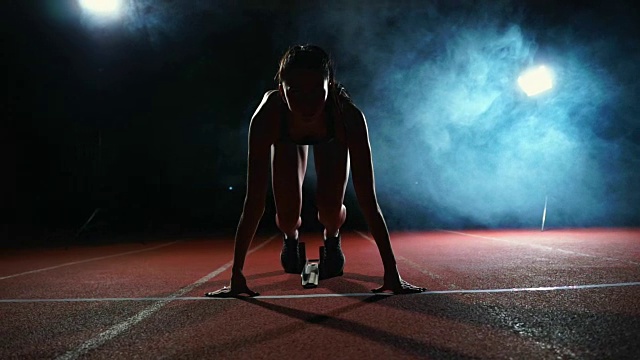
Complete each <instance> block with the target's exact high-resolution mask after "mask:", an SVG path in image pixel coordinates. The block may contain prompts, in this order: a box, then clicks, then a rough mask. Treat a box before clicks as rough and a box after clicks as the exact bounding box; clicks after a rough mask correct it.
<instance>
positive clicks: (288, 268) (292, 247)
mask: <svg viewBox="0 0 640 360" xmlns="http://www.w3.org/2000/svg"><path fill="white" fill-rule="evenodd" d="M298 245H299V242H298V239H283V244H282V251H280V263H281V264H282V268H283V269H284V272H286V273H289V274H300V272H302V267H303V266H304V259H302V258H301V256H300V248H299V246H298Z"/></svg>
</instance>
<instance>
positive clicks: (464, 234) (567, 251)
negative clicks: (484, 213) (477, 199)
mask: <svg viewBox="0 0 640 360" xmlns="http://www.w3.org/2000/svg"><path fill="white" fill-rule="evenodd" d="M438 231H441V232H447V233H451V234H458V235H463V236H469V237H476V238H480V239H487V240H495V241H502V242H506V243H510V244H518V245H524V246H530V247H534V248H538V249H543V250H551V251H559V252H563V253H566V254H571V255H578V256H584V257H590V258H596V259H603V260H610V261H620V262H626V263H629V264H633V265H640V262H637V261H632V260H625V259H618V258H612V257H608V256H598V255H591V254H586V253H581V252H576V251H570V250H564V249H558V248H554V247H551V246H545V245H538V244H528V243H524V242H519V241H513V240H507V239H500V238H494V237H491V236H482V235H474V234H467V233H463V232H459V231H452V230H438Z"/></svg>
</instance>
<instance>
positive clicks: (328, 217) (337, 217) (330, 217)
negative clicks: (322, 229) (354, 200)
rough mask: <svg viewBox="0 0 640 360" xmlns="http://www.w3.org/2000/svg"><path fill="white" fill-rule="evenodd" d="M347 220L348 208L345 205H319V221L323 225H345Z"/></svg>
mask: <svg viewBox="0 0 640 360" xmlns="http://www.w3.org/2000/svg"><path fill="white" fill-rule="evenodd" d="M346 218H347V207H346V206H344V204H338V205H333V206H331V205H319V206H318V220H319V221H320V223H322V224H323V225H325V226H326V225H327V224H328V223H330V224H336V223H337V224H339V225H338V226H340V225H342V223H344V221H345V219H346Z"/></svg>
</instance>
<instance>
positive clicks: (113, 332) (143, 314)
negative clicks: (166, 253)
mask: <svg viewBox="0 0 640 360" xmlns="http://www.w3.org/2000/svg"><path fill="white" fill-rule="evenodd" d="M276 236H278V235H274V236H272V237H270V238H269V239H267V240H266V241H265V242H263V243H262V244H260V245H258V246H256V247H254V248H253V249H251V250H249V252H248V253H247V255H249V254H251V253H253V252H254V251H256V250H258V249H260V248H262V247H263V246H265V245H266V244H267V243H269V242H270V241H271V240H273V239H274V238H275V237H276ZM232 264H233V261H229V262H228V263H226V264H224V265H222V266H221V267H219V268H218V269H216V270H214V271H213V272H211V273H209V274H207V275H206V276H204V277H203V278H201V279H200V280H198V281H196V282H194V283H192V284H191V285H188V286H185V287H183V288H182V289H180V290H178V291H176V292H174V293H173V294H171V295H169V296H168V297H165V298H149V299H154V300H151V301H157V302H156V303H155V304H153V305H151V306H149V307H148V308H146V309H144V310H142V311H140V312H139V313H138V314H136V315H134V316H132V317H130V318H129V319H127V320H125V321H123V322H121V323H119V324H116V325H114V326H112V327H111V328H109V329H107V330H106V331H104V332H102V333H100V334H98V335H97V336H96V337H94V338H93V339H90V340H87V341H86V342H85V343H84V344H82V345H80V346H78V347H77V348H75V349H73V350H70V351H69V352H67V353H66V354H64V355H62V356H60V357H58V358H57V359H77V358H79V357H80V356H82V355H84V354H86V353H87V352H89V351H90V350H93V349H95V348H97V347H99V346H101V345H103V344H104V343H106V342H107V341H109V340H111V339H113V338H114V337H116V336H118V335H120V334H121V333H123V332H125V331H127V330H129V328H131V327H132V326H134V325H135V324H137V323H139V322H140V321H142V320H144V319H146V318H147V317H149V316H150V315H152V314H153V313H155V312H156V311H158V310H160V309H161V308H162V307H164V306H165V305H167V304H168V303H170V302H171V301H174V300H178V299H180V298H179V296H182V295H184V294H186V293H188V292H189V291H191V290H193V289H195V288H196V287H198V286H200V285H202V284H204V283H206V282H207V281H209V280H210V279H212V278H213V277H215V276H217V275H219V274H220V273H222V272H223V271H225V270H227V269H228V268H229V267H231V265H232ZM203 298H204V297H203Z"/></svg>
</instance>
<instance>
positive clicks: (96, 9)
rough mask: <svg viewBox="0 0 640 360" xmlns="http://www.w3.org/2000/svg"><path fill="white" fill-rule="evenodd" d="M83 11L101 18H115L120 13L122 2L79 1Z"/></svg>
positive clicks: (111, 0) (120, 0)
mask: <svg viewBox="0 0 640 360" xmlns="http://www.w3.org/2000/svg"><path fill="white" fill-rule="evenodd" d="M79 1H80V6H82V8H83V9H85V10H87V11H89V12H91V13H93V14H95V15H101V16H115V15H118V13H120V8H121V7H122V0H79Z"/></svg>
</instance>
